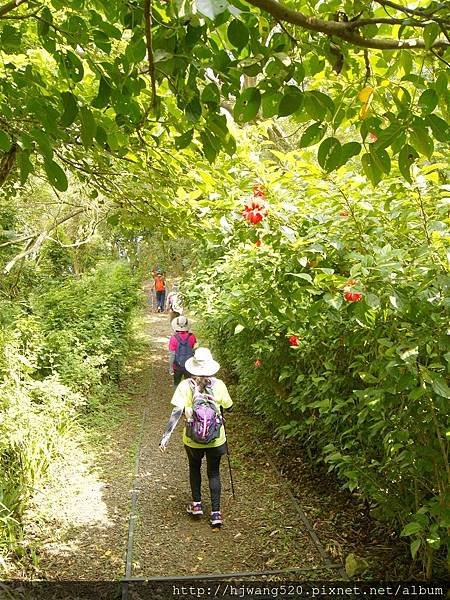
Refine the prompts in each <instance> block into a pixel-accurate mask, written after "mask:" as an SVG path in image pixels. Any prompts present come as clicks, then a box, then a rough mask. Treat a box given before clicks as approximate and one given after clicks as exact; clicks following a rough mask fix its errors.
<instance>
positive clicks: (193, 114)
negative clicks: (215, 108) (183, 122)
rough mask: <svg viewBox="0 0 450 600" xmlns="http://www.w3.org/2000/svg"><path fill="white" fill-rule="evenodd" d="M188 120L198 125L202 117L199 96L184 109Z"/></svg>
mask: <svg viewBox="0 0 450 600" xmlns="http://www.w3.org/2000/svg"><path fill="white" fill-rule="evenodd" d="M184 114H185V115H186V119H187V120H188V121H189V122H191V123H196V122H197V121H198V120H199V119H200V117H201V116H202V106H201V104H200V101H199V99H198V97H197V96H195V97H194V98H192V100H191V101H190V102H189V103H188V104H187V105H186V108H185V109H184Z"/></svg>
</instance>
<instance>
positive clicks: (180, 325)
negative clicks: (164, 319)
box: [171, 315, 189, 331]
mask: <svg viewBox="0 0 450 600" xmlns="http://www.w3.org/2000/svg"><path fill="white" fill-rule="evenodd" d="M171 325H172V329H173V330H174V331H189V321H188V320H187V318H186V317H185V316H184V315H181V316H179V317H175V319H173V320H172V322H171Z"/></svg>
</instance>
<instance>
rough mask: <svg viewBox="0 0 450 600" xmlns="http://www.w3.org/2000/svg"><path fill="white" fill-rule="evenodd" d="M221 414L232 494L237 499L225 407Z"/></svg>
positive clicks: (221, 409) (221, 408)
mask: <svg viewBox="0 0 450 600" xmlns="http://www.w3.org/2000/svg"><path fill="white" fill-rule="evenodd" d="M220 414H221V415H222V425H223V430H224V432H225V448H226V451H227V459H228V470H229V472H230V483H231V493H232V494H233V498H234V499H236V494H235V493H234V482H233V472H232V470H231V460H230V448H229V446H228V437H227V430H226V429H225V417H224V416H223V406H221V407H220Z"/></svg>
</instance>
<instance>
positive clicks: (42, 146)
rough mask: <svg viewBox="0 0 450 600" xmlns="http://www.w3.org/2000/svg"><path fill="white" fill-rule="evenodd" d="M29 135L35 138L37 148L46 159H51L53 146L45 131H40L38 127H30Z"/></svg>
mask: <svg viewBox="0 0 450 600" xmlns="http://www.w3.org/2000/svg"><path fill="white" fill-rule="evenodd" d="M30 134H31V136H32V137H33V139H34V140H36V142H37V145H38V147H39V150H40V151H41V153H42V156H44V157H45V158H46V159H48V160H51V159H52V158H53V146H52V142H51V139H50V138H49V136H48V135H47V134H46V133H45V131H41V130H39V129H36V128H34V129H32V130H31V131H30Z"/></svg>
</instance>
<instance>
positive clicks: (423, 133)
mask: <svg viewBox="0 0 450 600" xmlns="http://www.w3.org/2000/svg"><path fill="white" fill-rule="evenodd" d="M410 140H411V144H412V145H413V146H414V148H415V149H416V150H417V151H418V152H420V154H424V155H425V156H426V157H427V158H431V155H432V154H433V151H434V144H433V140H432V139H431V137H430V136H429V135H428V132H427V129H426V127H425V126H424V125H419V124H417V125H413V130H412V132H411V137H410Z"/></svg>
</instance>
